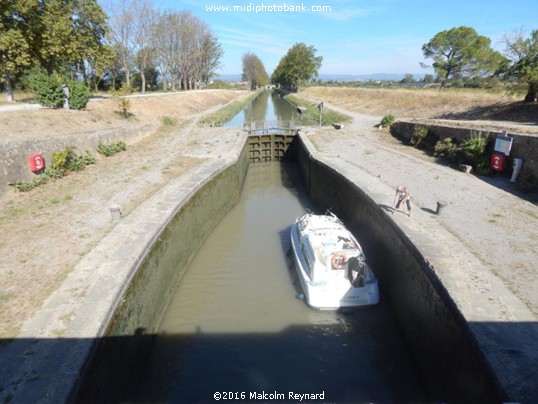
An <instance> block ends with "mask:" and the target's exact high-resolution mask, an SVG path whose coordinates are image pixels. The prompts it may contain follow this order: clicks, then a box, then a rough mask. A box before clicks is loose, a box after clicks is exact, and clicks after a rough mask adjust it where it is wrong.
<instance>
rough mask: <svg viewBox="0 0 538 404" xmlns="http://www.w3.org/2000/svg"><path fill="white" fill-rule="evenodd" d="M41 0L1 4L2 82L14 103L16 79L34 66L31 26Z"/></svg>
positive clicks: (8, 1)
mask: <svg viewBox="0 0 538 404" xmlns="http://www.w3.org/2000/svg"><path fill="white" fill-rule="evenodd" d="M36 11H37V0H3V1H2V2H0V83H1V82H3V83H4V84H5V87H6V98H7V100H8V101H9V102H12V101H13V80H14V79H15V77H16V76H17V75H19V74H20V73H21V72H22V71H23V70H24V69H25V68H27V67H28V66H30V65H31V63H32V46H31V41H32V37H33V35H32V33H31V23H32V21H34V20H35V19H36V18H37V13H36Z"/></svg>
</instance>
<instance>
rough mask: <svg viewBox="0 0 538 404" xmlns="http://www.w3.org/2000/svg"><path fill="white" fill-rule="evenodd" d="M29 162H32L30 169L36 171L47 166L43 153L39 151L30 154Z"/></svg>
mask: <svg viewBox="0 0 538 404" xmlns="http://www.w3.org/2000/svg"><path fill="white" fill-rule="evenodd" d="M28 162H29V163H30V170H32V172H34V173H36V172H38V171H41V170H42V169H44V168H45V160H43V155H42V154H39V153H34V154H31V155H30V156H28Z"/></svg>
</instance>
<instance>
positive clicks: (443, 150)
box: [433, 137, 458, 160]
mask: <svg viewBox="0 0 538 404" xmlns="http://www.w3.org/2000/svg"><path fill="white" fill-rule="evenodd" d="M457 147H458V146H457V145H456V144H455V143H454V141H453V140H452V138H449V137H447V138H445V139H443V140H439V141H437V143H435V147H434V152H433V155H434V156H435V157H445V158H447V159H449V160H453V159H454V158H455V157H456V150H457Z"/></svg>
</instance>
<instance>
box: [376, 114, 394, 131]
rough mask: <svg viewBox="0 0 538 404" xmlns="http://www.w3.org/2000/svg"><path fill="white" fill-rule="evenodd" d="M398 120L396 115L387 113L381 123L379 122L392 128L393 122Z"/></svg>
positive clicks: (382, 125)
mask: <svg viewBox="0 0 538 404" xmlns="http://www.w3.org/2000/svg"><path fill="white" fill-rule="evenodd" d="M394 122H396V117H395V116H394V115H391V114H387V115H385V116H384V117H383V119H381V123H380V124H379V125H380V126H381V127H382V128H390V127H391V126H392V124H393V123H394Z"/></svg>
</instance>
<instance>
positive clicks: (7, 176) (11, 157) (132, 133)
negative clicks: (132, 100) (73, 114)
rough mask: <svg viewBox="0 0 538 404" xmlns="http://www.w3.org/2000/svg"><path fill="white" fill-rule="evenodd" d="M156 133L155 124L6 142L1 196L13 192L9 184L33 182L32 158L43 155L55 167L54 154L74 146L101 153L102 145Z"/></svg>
mask: <svg viewBox="0 0 538 404" xmlns="http://www.w3.org/2000/svg"><path fill="white" fill-rule="evenodd" d="M151 130H152V126H151V125H147V124H146V125H139V126H137V127H134V128H133V127H128V128H126V127H118V128H111V129H106V130H100V131H95V132H82V133H75V134H70V135H62V136H56V135H53V136H52V135H51V137H49V138H39V139H28V140H21V141H18V142H4V143H3V144H1V147H0V167H2V168H1V170H0V195H2V194H3V193H4V192H6V191H8V190H9V189H10V186H9V183H11V182H14V181H16V180H23V181H31V180H32V179H33V178H34V177H35V175H36V174H34V173H33V172H32V171H30V166H29V162H28V156H30V155H31V154H34V153H41V154H43V157H44V160H45V166H46V167H47V166H48V165H50V164H51V162H52V154H53V153H55V152H57V151H60V150H62V149H65V148H66V147H72V148H74V149H76V150H77V151H78V152H79V153H80V154H83V153H85V152H86V151H90V152H91V153H92V154H94V155H95V154H97V151H96V150H97V146H98V145H99V143H103V144H111V143H117V142H119V141H120V140H123V141H124V142H125V143H127V144H133V143H135V142H137V141H138V140H140V139H141V138H142V137H144V136H146V135H147V134H148V133H150V131H151Z"/></svg>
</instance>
